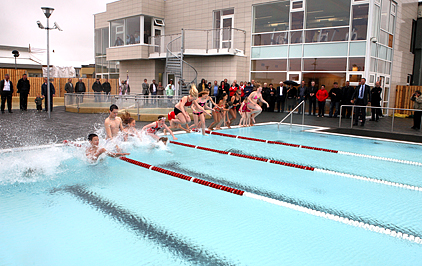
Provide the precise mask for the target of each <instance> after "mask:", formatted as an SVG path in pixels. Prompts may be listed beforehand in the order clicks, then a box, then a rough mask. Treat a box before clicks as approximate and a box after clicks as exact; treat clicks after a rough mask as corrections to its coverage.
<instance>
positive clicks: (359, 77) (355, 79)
mask: <svg viewBox="0 0 422 266" xmlns="http://www.w3.org/2000/svg"><path fill="white" fill-rule="evenodd" d="M361 80H362V75H349V81H350V82H360V81H361Z"/></svg>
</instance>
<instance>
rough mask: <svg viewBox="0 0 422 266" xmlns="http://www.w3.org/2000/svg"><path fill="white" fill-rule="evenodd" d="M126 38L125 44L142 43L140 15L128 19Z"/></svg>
mask: <svg viewBox="0 0 422 266" xmlns="http://www.w3.org/2000/svg"><path fill="white" fill-rule="evenodd" d="M125 26H126V32H125V33H126V38H125V44H126V45H129V44H135V43H140V41H141V39H140V27H141V25H140V17H139V16H137V17H133V18H127V19H126V23H125Z"/></svg>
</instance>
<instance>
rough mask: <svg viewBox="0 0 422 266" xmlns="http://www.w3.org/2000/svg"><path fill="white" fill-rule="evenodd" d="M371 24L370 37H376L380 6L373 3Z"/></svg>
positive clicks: (378, 26)
mask: <svg viewBox="0 0 422 266" xmlns="http://www.w3.org/2000/svg"><path fill="white" fill-rule="evenodd" d="M373 17H374V19H373V21H374V22H373V25H372V37H375V38H377V39H379V38H378V33H379V28H380V7H379V6H377V5H374V15H373Z"/></svg>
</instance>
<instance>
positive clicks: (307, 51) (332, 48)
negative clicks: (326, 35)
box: [303, 42, 347, 58]
mask: <svg viewBox="0 0 422 266" xmlns="http://www.w3.org/2000/svg"><path fill="white" fill-rule="evenodd" d="M303 56H304V57H311V58H314V57H333V56H344V57H346V56H347V42H341V43H315V44H305V45H304V47H303Z"/></svg>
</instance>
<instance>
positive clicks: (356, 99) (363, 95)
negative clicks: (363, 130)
mask: <svg viewBox="0 0 422 266" xmlns="http://www.w3.org/2000/svg"><path fill="white" fill-rule="evenodd" d="M365 82H366V79H365V78H362V79H361V80H360V85H359V86H358V87H356V89H355V92H354V93H353V96H352V100H351V102H352V103H353V104H355V105H358V106H366V105H367V104H370V103H371V89H370V88H369V86H368V85H366V84H365ZM355 110H356V113H355V117H354V120H355V122H354V123H353V125H354V126H357V125H358V120H359V117H360V119H361V121H362V122H361V124H360V125H361V126H364V125H365V116H366V107H356V108H355Z"/></svg>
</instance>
